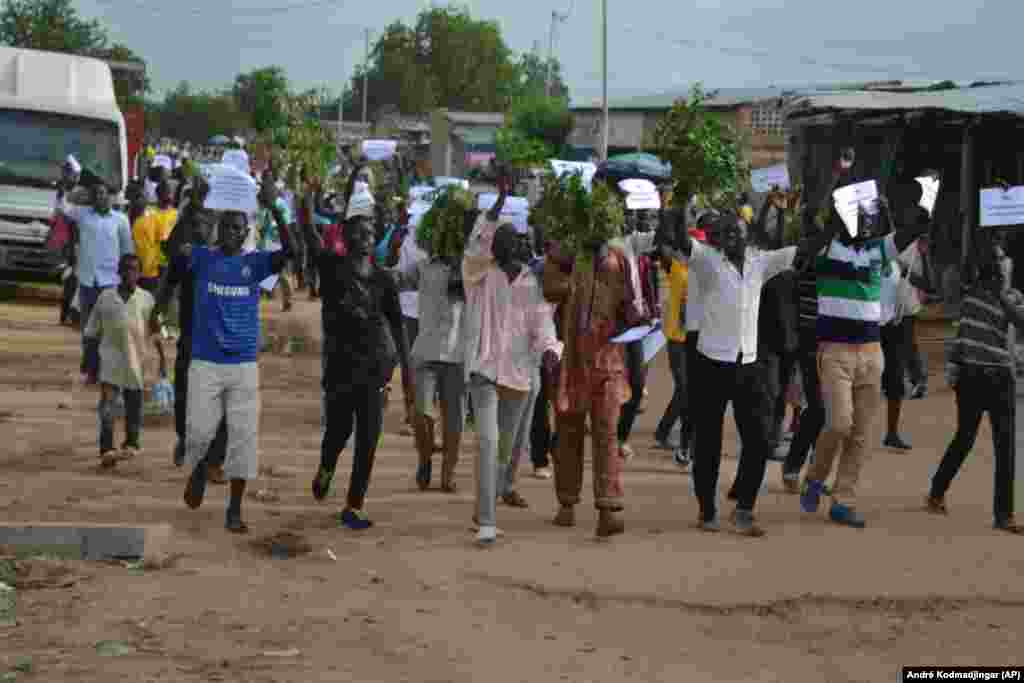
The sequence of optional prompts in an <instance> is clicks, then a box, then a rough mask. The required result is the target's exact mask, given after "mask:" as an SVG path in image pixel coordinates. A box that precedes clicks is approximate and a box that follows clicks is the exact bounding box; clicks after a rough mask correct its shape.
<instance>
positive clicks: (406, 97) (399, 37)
mask: <svg viewBox="0 0 1024 683" xmlns="http://www.w3.org/2000/svg"><path fill="white" fill-rule="evenodd" d="M367 68H368V72H364V70H363V68H360V69H357V71H356V74H355V76H354V77H353V78H352V85H351V88H350V89H349V91H348V95H347V96H346V98H345V118H346V119H349V120H353V119H359V118H361V117H362V107H363V76H364V74H365V75H366V76H367V80H368V81H369V89H368V93H367V94H368V96H367V104H368V107H367V108H368V111H369V114H370V116H371V118H373V117H374V115H375V114H376V112H378V111H380V110H381V109H383V108H384V107H385V106H389V105H390V106H393V107H396V108H397V109H398V111H399V112H401V113H403V114H425V113H427V112H429V111H430V110H432V109H434V108H435V107H447V108H450V109H458V110H464V111H504V110H505V109H507V108H508V106H509V104H510V103H511V101H512V99H513V97H515V96H516V95H517V94H519V92H520V80H521V79H520V78H518V77H517V76H518V71H517V64H516V62H515V61H514V59H513V54H512V51H511V50H510V49H509V48H508V46H507V45H506V44H505V41H504V39H503V38H502V35H501V28H500V27H499V26H498V24H497V22H494V21H484V20H478V19H474V18H473V17H472V15H471V14H470V12H469V10H468V9H466V8H464V7H458V6H454V5H452V6H449V7H443V8H442V7H434V8H431V9H426V10H423V11H421V12H420V13H419V15H418V16H417V18H416V23H415V24H414V25H413V26H409V25H406V24H405V23H403V22H401V21H396V22H394V23H393V24H391V25H390V26H388V27H387V29H385V30H384V32H383V34H382V35H381V36H380V37H379V38H378V39H377V41H376V43H375V44H374V46H373V51H372V53H371V55H370V64H369V65H368V66H367Z"/></svg>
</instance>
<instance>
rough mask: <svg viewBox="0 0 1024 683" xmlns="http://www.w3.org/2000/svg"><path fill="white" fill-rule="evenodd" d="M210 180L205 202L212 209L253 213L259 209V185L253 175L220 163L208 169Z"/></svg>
mask: <svg viewBox="0 0 1024 683" xmlns="http://www.w3.org/2000/svg"><path fill="white" fill-rule="evenodd" d="M207 171H208V173H207V176H206V177H207V179H208V180H209V182H210V194H208V195H207V196H206V202H205V203H204V204H203V206H205V207H206V208H207V209H210V210H212V211H241V212H242V213H244V214H246V215H252V214H254V213H256V211H257V209H259V203H258V202H257V200H256V195H257V192H258V189H259V188H258V187H257V185H256V181H255V180H253V178H252V176H250V175H249V174H248V173H246V172H244V171H240V170H239V169H237V168H235V167H233V166H228V165H225V164H218V165H214V166H210V167H208V169H207Z"/></svg>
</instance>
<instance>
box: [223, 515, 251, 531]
mask: <svg viewBox="0 0 1024 683" xmlns="http://www.w3.org/2000/svg"><path fill="white" fill-rule="evenodd" d="M224 528H225V529H227V530H228V531H230V532H231V533H233V534H247V533H249V527H248V525H247V524H246V523H245V522H243V521H242V513H240V512H236V513H234V514H232V513H230V512H229V513H228V517H227V521H226V522H225V523H224Z"/></svg>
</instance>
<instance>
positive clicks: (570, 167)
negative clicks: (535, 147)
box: [548, 159, 597, 191]
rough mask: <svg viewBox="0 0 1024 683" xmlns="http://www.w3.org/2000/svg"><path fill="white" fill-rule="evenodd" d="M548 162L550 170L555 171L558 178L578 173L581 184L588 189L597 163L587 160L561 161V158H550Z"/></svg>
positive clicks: (595, 171) (595, 172) (592, 180)
mask: <svg viewBox="0 0 1024 683" xmlns="http://www.w3.org/2000/svg"><path fill="white" fill-rule="evenodd" d="M548 163H549V164H551V170H552V171H554V172H555V176H556V177H558V178H561V177H563V176H566V175H572V174H576V175H579V176H580V180H581V181H583V186H584V187H585V188H587V190H588V191H589V190H590V186H591V185H592V184H593V182H594V176H595V175H596V174H597V165H596V164H592V163H590V162H589V161H562V160H561V159H551V160H550V161H548Z"/></svg>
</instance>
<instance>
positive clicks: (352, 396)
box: [320, 383, 386, 510]
mask: <svg viewBox="0 0 1024 683" xmlns="http://www.w3.org/2000/svg"><path fill="white" fill-rule="evenodd" d="M385 386H386V385H385ZM326 399H327V416H326V417H327V429H326V430H324V440H323V442H322V444H321V446H320V467H322V468H324V469H326V470H329V471H331V472H333V471H334V469H335V467H337V465H338V456H340V455H341V451H342V450H344V448H345V446H346V445H347V444H348V440H349V438H350V437H351V436H352V431H353V429H354V430H355V433H356V445H355V451H354V454H353V457H352V477H351V478H350V479H349V482H348V498H347V505H348V507H349V508H352V509H354V510H361V509H362V508H363V502H364V501H365V500H366V492H367V490H368V489H369V488H370V475H371V474H372V473H373V461H374V459H375V458H376V455H377V443H378V441H380V431H381V428H382V427H383V425H384V402H385V400H386V398H385V392H384V387H382V386H379V385H377V384H376V383H373V384H356V385H345V386H341V387H332V388H330V389H328V390H327V396H326Z"/></svg>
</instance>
